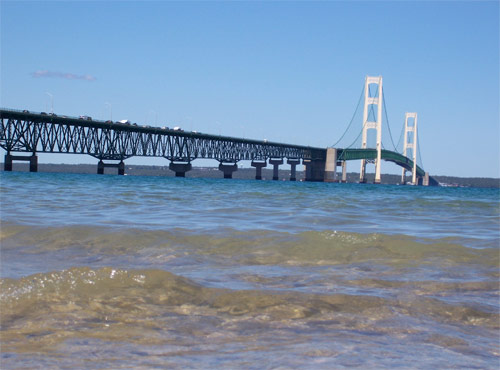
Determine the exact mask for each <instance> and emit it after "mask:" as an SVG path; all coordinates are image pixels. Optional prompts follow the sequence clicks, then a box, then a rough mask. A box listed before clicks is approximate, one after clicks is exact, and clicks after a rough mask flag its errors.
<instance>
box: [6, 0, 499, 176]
mask: <svg viewBox="0 0 500 370" xmlns="http://www.w3.org/2000/svg"><path fill="white" fill-rule="evenodd" d="M366 75H375V76H378V75H382V76H383V78H384V95H385V99H386V105H387V112H388V117H389V121H390V124H391V129H392V131H393V135H394V136H396V137H398V136H399V135H398V134H399V132H400V130H401V127H402V125H403V123H404V114H405V112H407V111H411V112H417V113H418V123H419V139H420V148H421V150H422V152H421V157H422V160H423V165H424V167H425V169H426V170H427V171H429V172H430V173H431V174H435V175H452V176H484V177H500V163H499V158H500V152H499V147H500V132H499V126H500V123H499V2H497V1H470V2H467V1H460V2H452V1H446V2H444V1H443V2H437V1H436V2H434V1H421V2H411V1H392V2H388V1H387V2H386V1H370V2H361V1H359V2H348V1H332V2H162V1H150V2H146V1H140V2H133V1H126V2H120V1H108V2H104V1H102V2H100V1H97V2H74V1H58V2H46V1H44V2H23V1H12V2H11V1H2V2H1V96H0V98H1V102H0V105H1V106H2V107H6V108H15V109H29V110H32V111H50V106H51V98H50V96H49V94H51V95H52V96H53V104H54V111H55V112H56V113H59V114H65V115H75V116H79V115H83V114H85V115H90V116H92V117H94V118H95V119H99V118H100V119H109V118H110V116H111V114H112V118H113V120H119V119H129V120H131V121H135V122H138V123H139V124H146V123H147V124H151V125H157V126H165V125H166V126H171V127H172V126H177V125H178V126H182V127H184V128H185V129H188V130H197V131H200V132H207V133H215V134H218V133H222V134H223V135H229V136H238V137H243V136H244V137H247V138H254V139H264V138H266V139H268V140H272V141H280V142H286V143H294V144H302V145H311V146H317V147H327V146H330V145H332V144H334V143H335V142H336V141H337V139H338V138H339V137H340V136H341V135H342V133H343V132H344V130H345V129H346V127H347V125H348V123H349V121H350V120H351V117H352V115H353V113H354V110H355V108H356V104H357V102H358V99H359V96H360V93H361V89H362V88H363V83H364V78H365V76H366ZM47 92H48V93H49V94H47ZM356 125H357V126H356ZM353 126H356V127H358V128H359V130H361V127H362V122H361V119H359V123H356V122H355V123H354V124H353ZM388 139H389V138H387V137H384V138H383V141H384V143H387V142H386V140H388ZM386 146H388V145H387V144H386ZM0 154H3V152H2V153H0ZM40 161H41V162H48V161H49V162H55V163H59V162H66V163H75V162H82V163H83V162H86V163H94V162H96V160H95V159H93V158H91V157H80V156H62V155H59V156H56V155H45V156H41V157H40ZM127 162H128V163H152V164H167V163H163V162H166V160H164V159H163V160H162V159H155V160H151V159H131V160H129V161H127ZM196 164H197V162H194V165H196ZM349 170H353V171H358V170H359V163H353V164H350V167H349ZM372 170H373V168H370V169H369V171H370V172H371V171H372ZM382 172H383V173H384V172H385V173H387V172H394V173H399V169H398V168H397V167H395V166H394V165H391V164H389V163H386V162H384V163H383V167H382Z"/></svg>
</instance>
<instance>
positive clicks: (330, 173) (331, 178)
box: [324, 148, 337, 182]
mask: <svg viewBox="0 0 500 370" xmlns="http://www.w3.org/2000/svg"><path fill="white" fill-rule="evenodd" d="M336 172H337V149H335V148H328V149H327V150H326V163H325V180H324V181H325V182H335V181H336V175H337V174H336Z"/></svg>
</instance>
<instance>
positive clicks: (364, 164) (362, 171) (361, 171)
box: [359, 159, 366, 184]
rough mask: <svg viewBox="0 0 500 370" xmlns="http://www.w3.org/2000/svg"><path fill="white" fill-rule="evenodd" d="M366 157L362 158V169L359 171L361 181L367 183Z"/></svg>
mask: <svg viewBox="0 0 500 370" xmlns="http://www.w3.org/2000/svg"><path fill="white" fill-rule="evenodd" d="M365 172H366V159H362V160H361V170H360V172H359V183H360V184H366V173H365Z"/></svg>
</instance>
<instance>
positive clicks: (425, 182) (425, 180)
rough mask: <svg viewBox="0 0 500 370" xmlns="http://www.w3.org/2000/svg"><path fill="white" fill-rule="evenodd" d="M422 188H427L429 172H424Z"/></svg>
mask: <svg viewBox="0 0 500 370" xmlns="http://www.w3.org/2000/svg"><path fill="white" fill-rule="evenodd" d="M422 185H423V186H429V172H426V173H425V175H424V178H423V180H422Z"/></svg>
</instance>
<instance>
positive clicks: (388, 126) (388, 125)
mask: <svg viewBox="0 0 500 370" xmlns="http://www.w3.org/2000/svg"><path fill="white" fill-rule="evenodd" d="M382 100H383V105H384V112H385V120H386V121H387V128H388V129H389V136H390V138H391V143H392V146H393V147H394V151H395V152H397V151H398V150H397V149H396V145H394V140H393V139H392V132H391V125H390V124H389V117H388V116H387V107H386V106H385V95H384V90H382Z"/></svg>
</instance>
